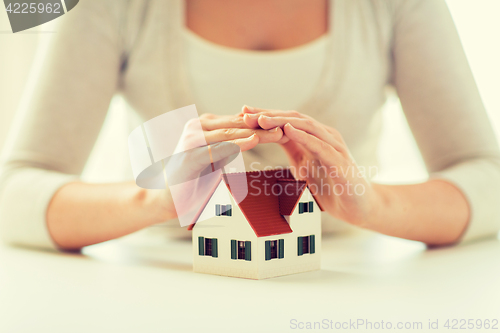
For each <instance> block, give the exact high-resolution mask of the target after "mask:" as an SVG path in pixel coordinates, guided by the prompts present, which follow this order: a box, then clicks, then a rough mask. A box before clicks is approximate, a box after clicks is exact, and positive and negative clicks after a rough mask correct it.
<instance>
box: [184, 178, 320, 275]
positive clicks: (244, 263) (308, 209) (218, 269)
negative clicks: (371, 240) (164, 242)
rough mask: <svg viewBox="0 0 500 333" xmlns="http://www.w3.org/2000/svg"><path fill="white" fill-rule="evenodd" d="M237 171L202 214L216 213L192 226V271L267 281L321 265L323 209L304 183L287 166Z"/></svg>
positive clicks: (223, 180) (223, 181)
mask: <svg viewBox="0 0 500 333" xmlns="http://www.w3.org/2000/svg"><path fill="white" fill-rule="evenodd" d="M236 175H237V174H231V173H229V174H224V175H223V177H221V179H220V181H219V182H218V183H217V185H216V187H215V190H214V191H213V192H212V194H211V196H210V198H209V199H207V201H206V204H205V205H204V207H203V210H202V211H201V213H200V215H199V216H203V215H205V216H206V215H207V214H208V215H210V214H211V216H213V217H210V218H208V219H201V218H199V219H198V221H195V223H193V224H192V225H190V227H189V229H190V230H192V231H193V256H194V260H193V269H194V271H195V272H200V273H209V274H217V275H225V276H235V277H243V278H250V279H264V278H270V277H275V276H280V275H287V274H293V273H299V272H306V271H312V270H317V269H319V268H320V252H321V208H320V206H319V205H318V203H317V202H316V200H315V199H314V197H313V196H312V194H311V192H310V191H309V188H308V187H307V184H306V182H305V181H298V180H295V179H294V178H293V176H292V175H291V173H290V171H289V170H288V169H280V170H267V171H252V172H247V173H246V177H239V178H236V177H235V176H236ZM239 175H240V176H241V175H242V174H239ZM231 180H233V181H231ZM243 182H244V183H243ZM242 183H243V184H242ZM240 187H244V188H245V189H248V193H247V195H246V196H245V198H244V199H243V200H242V201H241V202H240V203H239V204H238V203H236V201H235V200H234V196H233V194H234V193H236V192H237V191H239V190H240ZM228 198H229V199H228Z"/></svg>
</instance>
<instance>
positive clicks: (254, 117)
mask: <svg viewBox="0 0 500 333" xmlns="http://www.w3.org/2000/svg"><path fill="white" fill-rule="evenodd" d="M246 115H247V116H248V117H250V118H251V119H257V118H259V115H258V114H253V113H247V114H246Z"/></svg>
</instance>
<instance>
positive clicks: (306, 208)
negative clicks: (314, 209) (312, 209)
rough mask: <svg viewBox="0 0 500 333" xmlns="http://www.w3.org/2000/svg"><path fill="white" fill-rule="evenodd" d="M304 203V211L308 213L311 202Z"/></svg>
mask: <svg viewBox="0 0 500 333" xmlns="http://www.w3.org/2000/svg"><path fill="white" fill-rule="evenodd" d="M302 205H304V213H307V212H308V211H309V210H308V208H309V203H307V202H304V203H302Z"/></svg>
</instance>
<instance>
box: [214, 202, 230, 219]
mask: <svg viewBox="0 0 500 333" xmlns="http://www.w3.org/2000/svg"><path fill="white" fill-rule="evenodd" d="M232 215H233V209H232V207H231V205H219V204H217V205H215V216H232Z"/></svg>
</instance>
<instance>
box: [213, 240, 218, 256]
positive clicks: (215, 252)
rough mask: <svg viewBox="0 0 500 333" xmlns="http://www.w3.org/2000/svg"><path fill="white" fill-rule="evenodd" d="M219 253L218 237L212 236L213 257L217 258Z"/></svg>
mask: <svg viewBox="0 0 500 333" xmlns="http://www.w3.org/2000/svg"><path fill="white" fill-rule="evenodd" d="M218 256H219V253H218V252H217V238H212V257H213V258H217V257H218Z"/></svg>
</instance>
